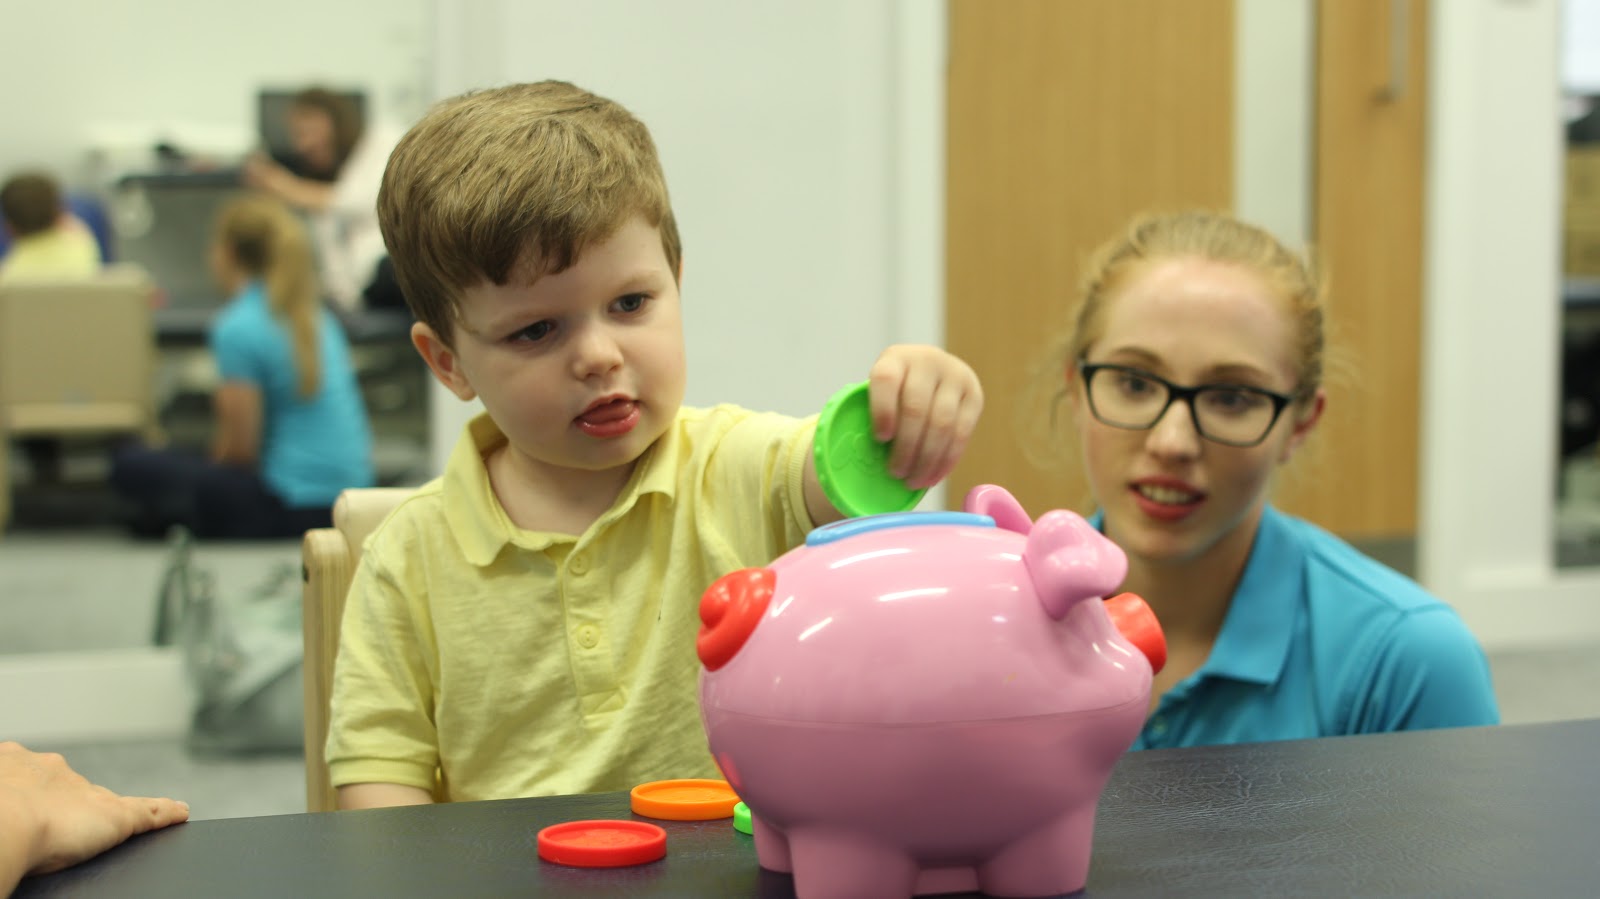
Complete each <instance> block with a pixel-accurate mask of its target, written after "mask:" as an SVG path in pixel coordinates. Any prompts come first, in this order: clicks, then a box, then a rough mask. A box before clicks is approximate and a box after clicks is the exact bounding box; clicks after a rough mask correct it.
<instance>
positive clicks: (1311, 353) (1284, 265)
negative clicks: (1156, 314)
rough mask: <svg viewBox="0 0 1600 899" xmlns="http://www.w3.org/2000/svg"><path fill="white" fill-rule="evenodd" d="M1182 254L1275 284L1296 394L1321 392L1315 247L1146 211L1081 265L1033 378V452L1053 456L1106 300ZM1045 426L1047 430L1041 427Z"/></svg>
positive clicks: (1322, 288) (1202, 218)
mask: <svg viewBox="0 0 1600 899" xmlns="http://www.w3.org/2000/svg"><path fill="white" fill-rule="evenodd" d="M1181 258H1194V259H1205V260H1209V261H1212V262H1223V263H1229V264H1232V265H1237V266H1239V267H1241V268H1244V269H1247V270H1249V271H1251V272H1254V273H1255V274H1257V275H1258V276H1260V277H1261V278H1262V279H1263V280H1264V281H1266V283H1267V284H1268V285H1269V286H1270V287H1272V288H1273V289H1274V291H1275V292H1276V293H1277V295H1278V296H1279V297H1280V298H1281V299H1282V300H1283V301H1284V303H1285V306H1286V308H1287V309H1288V311H1289V314H1290V315H1291V316H1292V317H1293V319H1294V323H1295V335H1296V343H1297V345H1296V346H1295V348H1294V349H1295V353H1294V355H1295V365H1296V383H1295V388H1294V397H1295V400H1296V402H1297V403H1300V404H1304V403H1307V402H1309V401H1310V400H1311V399H1312V398H1313V397H1315V396H1316V395H1317V391H1318V390H1319V389H1321V387H1322V384H1323V376H1324V369H1325V368H1326V367H1327V355H1328V350H1327V343H1328V339H1327V326H1326V323H1325V321H1324V318H1325V309H1326V306H1327V280H1326V278H1325V277H1324V275H1323V273H1322V271H1321V269H1320V267H1319V266H1318V265H1317V263H1316V261H1315V259H1314V257H1313V256H1312V254H1311V252H1310V251H1309V250H1307V251H1304V252H1297V251H1295V250H1292V249H1290V248H1289V247H1287V246H1285V245H1284V243H1283V242H1282V241H1280V240H1278V238H1276V237H1274V236H1273V235H1272V234H1271V233H1270V232H1268V231H1266V230H1265V229H1263V228H1259V227H1256V226H1255V225H1250V224H1246V223H1245V222H1241V221H1239V220H1238V219H1236V218H1234V217H1232V216H1231V215H1228V214H1226V213H1220V212H1210V211H1204V210H1190V211H1185V212H1177V213H1164V214H1151V213H1146V214H1143V215H1140V216H1137V217H1136V218H1134V219H1133V221H1132V222H1131V223H1130V224H1129V225H1128V227H1127V229H1126V230H1125V231H1124V232H1123V233H1122V234H1120V235H1118V236H1117V237H1115V238H1113V239H1111V240H1109V241H1107V242H1106V243H1105V244H1103V245H1101V246H1100V248H1099V249H1098V250H1096V251H1095V252H1094V253H1093V254H1092V255H1091V256H1090V257H1089V261H1088V262H1087V264H1086V265H1085V266H1084V272H1083V278H1082V280H1081V281H1080V282H1079V287H1078V295H1077V306H1076V311H1075V312H1074V314H1073V316H1072V323H1071V324H1070V325H1069V326H1068V327H1067V329H1066V331H1065V333H1064V334H1062V336H1061V337H1060V338H1058V339H1057V340H1056V342H1055V343H1054V344H1053V345H1052V348H1051V351H1050V353H1049V354H1048V356H1047V357H1046V358H1045V359H1044V360H1043V361H1042V362H1041V363H1040V365H1039V369H1040V370H1039V371H1036V372H1035V373H1034V376H1033V377H1032V378H1031V379H1030V381H1029V391H1030V396H1029V397H1028V398H1027V399H1026V400H1025V403H1024V405H1025V408H1024V410H1023V413H1024V418H1023V420H1024V422H1025V423H1031V426H1030V430H1031V431H1032V433H1031V434H1029V439H1028V440H1026V441H1025V445H1026V446H1027V447H1028V449H1029V451H1030V455H1036V454H1048V455H1052V456H1053V455H1054V453H1049V451H1048V449H1047V447H1051V446H1053V445H1054V444H1055V443H1056V432H1057V427H1056V421H1057V419H1056V413H1057V410H1059V408H1060V405H1061V401H1062V400H1063V399H1065V398H1066V395H1067V390H1068V389H1070V385H1069V384H1068V382H1067V380H1066V377H1065V373H1066V372H1067V370H1068V369H1069V368H1070V367H1072V366H1073V365H1075V364H1076V363H1077V361H1078V360H1079V359H1080V358H1082V357H1083V355H1084V353H1086V352H1087V351H1088V349H1089V346H1090V345H1091V344H1093V343H1094V342H1095V340H1097V339H1099V337H1100V334H1101V332H1102V331H1103V330H1104V327H1105V325H1104V321H1105V309H1106V303H1107V300H1108V298H1109V297H1111V296H1113V295H1115V294H1116V292H1117V291H1118V290H1119V289H1120V288H1121V287H1123V286H1124V285H1125V284H1127V282H1128V281H1129V280H1131V279H1132V278H1133V277H1135V276H1136V275H1137V274H1138V273H1139V271H1140V270H1142V269H1144V268H1145V267H1147V266H1148V265H1150V264H1152V263H1155V262H1160V261H1163V260H1167V259H1181ZM1041 404H1043V405H1048V410H1045V412H1046V414H1042V415H1041V414H1039V413H1040V412H1041V410H1040V409H1039V406H1040V405H1041ZM1043 427H1047V428H1048V432H1047V433H1041V432H1040V429H1041V428H1043ZM1040 461H1042V458H1035V462H1040Z"/></svg>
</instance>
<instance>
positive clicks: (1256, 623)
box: [1095, 507, 1500, 749]
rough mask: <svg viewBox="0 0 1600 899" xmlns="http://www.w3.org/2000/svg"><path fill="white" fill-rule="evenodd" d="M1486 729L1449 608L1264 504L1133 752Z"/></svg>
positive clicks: (1464, 636) (1469, 653) (1469, 647)
mask: <svg viewBox="0 0 1600 899" xmlns="http://www.w3.org/2000/svg"><path fill="white" fill-rule="evenodd" d="M1095 523H1096V525H1097V526H1099V523H1100V522H1099V516H1098V515H1097V516H1096V518H1095ZM1499 722H1500V712H1499V709H1498V708H1497V706H1496V705H1495V698H1494V687H1493V684H1492V683H1491V681H1490V678H1489V663H1488V660H1487V659H1485V658H1484V654H1483V649H1482V648H1481V647H1480V646H1479V645H1478V641H1477V639H1476V638H1474V637H1473V636H1472V634H1471V632H1469V631H1468V630H1467V627H1466V625H1465V624H1463V623H1462V621H1461V618H1460V617H1459V616H1458V615H1456V613H1455V610H1454V609H1451V608H1450V607H1449V606H1447V605H1445V604H1444V603H1443V602H1441V601H1440V600H1439V599H1437V598H1435V597H1434V596H1432V595H1430V594H1429V593H1428V592H1427V591H1425V590H1423V589H1422V588H1421V587H1420V586H1418V585H1417V584H1416V582H1414V581H1412V580H1411V579H1409V578H1407V577H1405V576H1404V575H1402V574H1400V573H1399V572H1396V571H1394V570H1393V569H1390V568H1388V567H1386V566H1384V565H1382V564H1380V563H1378V562H1377V561H1375V560H1373V559H1371V558H1369V557H1367V556H1365V555H1363V554H1362V553H1361V552H1359V551H1358V550H1356V549H1355V548H1354V547H1352V546H1350V545H1349V544H1348V543H1345V542H1344V541H1343V540H1340V539H1339V538H1338V537H1335V536H1333V535H1332V534H1330V533H1328V532H1327V531H1324V530H1322V529H1321V528H1319V527H1317V526H1315V525H1313V524H1311V523H1309V522H1306V521H1302V520H1300V519H1298V518H1293V517H1291V516H1288V515H1285V514H1283V513H1281V512H1278V511H1277V510H1275V509H1272V508H1271V507H1268V508H1267V509H1266V511H1265V513H1264V514H1263V515H1262V517H1261V528H1260V530H1259V531H1258V532H1257V533H1256V539H1255V544H1254V545H1253V546H1252V547H1251V549H1250V558H1249V560H1248V561H1247V562H1246V563H1245V569H1244V576H1243V578H1241V579H1240V581H1239V588H1238V590H1237V591H1235V593H1234V595H1233V602H1232V604H1231V605H1229V607H1228V613H1227V616H1226V617H1225V618H1224V619H1223V622H1222V630H1221V631H1220V632H1219V633H1218V634H1217V641H1216V643H1215V644H1214V645H1213V646H1212V648H1211V654H1210V655H1209V656H1208V657H1207V658H1206V661H1205V664H1203V665H1201V666H1200V668H1199V670H1197V671H1196V672H1195V673H1194V674H1192V675H1190V676H1189V677H1188V678H1186V679H1184V680H1183V681H1182V682H1180V683H1178V684H1177V685H1176V686H1174V687H1173V688H1172V689H1171V690H1169V691H1168V692H1167V694H1166V695H1165V696H1163V697H1162V698H1161V702H1160V704H1159V705H1158V706H1157V707H1156V710H1155V712H1154V713H1153V714H1151V715H1150V717H1149V718H1148V719H1147V720H1146V721H1145V726H1144V730H1143V732H1141V733H1140V734H1139V739H1138V740H1137V741H1135V742H1134V744H1133V748H1134V749H1162V748H1168V747H1175V746H1204V745H1211V744H1219V743H1254V742H1261V741H1266V740H1296V739H1302V738H1307V737H1331V736H1339V735H1344V734H1364V733H1381V732H1386V731H1396V730H1423V729H1426V728H1433V727H1465V726H1470V725H1479V724H1498V723H1499Z"/></svg>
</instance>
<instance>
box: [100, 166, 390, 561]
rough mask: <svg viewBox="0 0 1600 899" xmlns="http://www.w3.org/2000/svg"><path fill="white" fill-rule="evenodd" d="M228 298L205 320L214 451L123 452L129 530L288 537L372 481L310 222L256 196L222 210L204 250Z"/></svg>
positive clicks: (115, 466)
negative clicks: (343, 494) (212, 363)
mask: <svg viewBox="0 0 1600 899" xmlns="http://www.w3.org/2000/svg"><path fill="white" fill-rule="evenodd" d="M210 261H211V268H212V272H213V274H214V275H215V277H216V279H217V283H218V284H219V285H220V286H221V287H222V289H223V290H225V291H226V292H227V293H228V294H229V295H231V297H232V299H231V300H230V301H229V302H228V303H227V305H226V306H225V307H224V308H223V309H222V311H221V312H220V313H219V314H218V316H217V318H216V320H215V321H214V322H213V323H212V325H211V331H210V346H211V352H212V353H213V354H214V355H215V357H216V363H217V369H218V373H219V374H220V376H221V383H220V384H219V385H218V387H217V389H216V393H215V394H214V396H213V411H214V416H215V428H216V431H215V435H214V439H213V440H212V443H211V448H210V452H209V453H206V454H201V453H199V452H197V451H194V450H185V449H181V448H176V449H167V448H150V447H145V446H141V445H131V446H127V447H124V448H122V449H121V450H120V451H119V452H118V453H117V454H116V457H115V459H114V460H113V463H112V470H111V482H112V484H113V486H114V487H115V488H116V489H117V491H118V493H119V494H121V495H122V496H123V497H124V498H125V499H126V500H127V501H128V502H129V504H130V505H131V507H132V517H131V521H130V525H131V526H132V529H133V530H134V532H135V533H136V534H139V535H141V536H160V535H161V534H163V533H165V532H166V531H167V530H168V529H169V528H171V527H172V526H174V525H182V526H184V527H187V528H188V529H189V530H190V531H192V532H193V533H194V534H195V536H197V537H200V538H202V539H204V538H222V539H260V538H278V537H296V536H299V535H301V534H303V533H304V532H305V531H306V530H309V529H311V528H316V527H327V526H329V525H330V524H331V522H332V508H333V502H334V500H335V499H336V498H337V497H338V496H339V493H340V491H342V490H344V489H345V488H347V487H370V486H372V484H373V466H372V435H371V431H370V429H369V425H368V421H367V410H366V407H365V405H364V404H363V402H362V399H361V392H360V390H359V388H358V387H357V384H356V376H355V370H354V368H353V366H352V364H351V360H350V347H349V344H348V343H347V341H346V338H345V334H344V330H343V328H341V327H340V326H339V322H338V320H337V319H335V318H334V316H333V314H332V312H330V311H329V310H328V309H327V308H326V307H325V306H324V305H323V304H322V302H321V299H320V297H319V294H318V290H317V280H316V276H315V273H314V267H313V264H312V258H311V248H310V245H309V242H308V240H307V238H306V232H305V227H304V226H303V225H302V224H301V222H300V220H299V219H298V218H297V217H295V215H294V214H293V213H292V212H290V211H289V209H288V208H287V207H285V206H284V205H283V204H282V203H280V202H278V201H277V200H275V199H273V198H271V197H269V196H266V195H264V194H253V195H249V196H245V197H242V198H240V199H238V200H235V201H234V202H232V203H230V204H229V205H228V206H226V207H225V208H224V209H223V211H222V214H221V216H220V219H219V221H218V225H217V229H216V238H215V240H214V242H213V244H212V247H211V260H210Z"/></svg>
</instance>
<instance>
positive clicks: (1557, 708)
mask: <svg viewBox="0 0 1600 899" xmlns="http://www.w3.org/2000/svg"><path fill="white" fill-rule="evenodd" d="M18 500H19V502H18V514H17V516H16V519H15V520H14V522H13V526H12V528H11V529H10V531H8V532H7V533H6V534H5V535H4V538H3V539H0V623H3V626H0V653H31V652H48V651H52V650H78V649H90V648H117V647H131V646H143V645H148V644H149V642H150V640H151V638H152V635H153V632H154V629H155V609H156V597H157V593H158V590H159V587H160V584H161V579H162V574H163V571H164V569H165V565H166V562H167V560H168V558H169V556H170V554H171V549H170V548H169V546H168V545H166V544H164V543H162V542H159V541H158V542H149V541H144V542H141V541H135V540H133V539H131V538H128V537H125V536H123V535H122V534H121V533H120V532H118V531H117V530H116V529H115V528H112V527H109V526H107V525H106V524H105V523H104V522H103V521H97V520H96V515H98V514H100V513H101V512H104V511H105V509H104V507H103V505H102V504H101V503H102V501H101V500H100V499H97V498H95V497H93V496H92V495H91V494H90V493H88V492H86V493H85V494H84V495H81V496H80V495H74V494H72V493H70V492H67V493H61V492H58V493H56V494H55V495H52V496H49V497H44V496H41V495H36V494H30V493H29V492H28V491H27V490H22V491H19V493H18ZM75 519H76V520H75ZM1368 549H1369V551H1371V552H1372V553H1373V554H1374V555H1376V556H1378V557H1379V558H1381V559H1383V560H1384V561H1386V562H1388V563H1389V564H1391V565H1395V566H1396V567H1399V568H1401V569H1402V570H1405V569H1406V568H1407V567H1408V566H1409V564H1410V549H1409V547H1408V546H1406V545H1405V544H1403V543H1397V544H1387V545H1381V546H1372V547H1368ZM193 564H194V565H195V566H196V567H198V568H200V569H202V570H205V571H207V572H210V573H211V574H212V575H214V578H215V584H216V588H217V591H218V595H222V596H244V595H249V594H251V593H253V592H260V591H261V590H263V589H266V588H268V587H270V586H271V585H272V584H274V583H279V584H280V585H281V581H280V580H279V579H281V578H283V577H284V576H285V572H286V569H290V568H292V569H294V570H295V571H297V570H298V565H299V544H298V541H283V542H278V543H265V544H202V545H199V546H197V547H195V549H194V550H193ZM1597 650H1600V647H1575V648H1570V649H1561V650H1548V651H1540V652H1507V653H1500V654H1495V655H1492V656H1491V665H1492V668H1493V671H1494V677H1495V687H1496V691H1497V693H1498V695H1499V699H1500V707H1501V712H1502V715H1503V717H1504V720H1505V721H1506V722H1507V723H1524V722H1536V721H1550V720H1559V719H1568V718H1587V717H1600V691H1596V690H1595V689H1594V688H1593V685H1594V684H1596V683H1600V651H1597ZM0 726H3V725H0ZM4 738H5V735H4V733H3V732H0V739H4ZM32 748H36V749H48V750H54V751H59V752H62V753H64V754H65V755H66V756H67V758H68V759H69V760H70V761H71V762H72V764H73V765H74V766H75V767H76V768H78V770H80V771H81V772H83V773H84V774H85V775H86V776H87V777H89V778H90V779H92V780H94V781H96V782H98V783H101V784H104V785H106V786H108V787H110V788H111V789H114V790H117V791H119V792H123V793H131V794H137V795H168V796H175V797H179V798H182V799H184V800H186V801H188V802H189V803H190V806H191V809H192V813H193V815H194V817H195V818H196V819H206V818H227V817H240V816H254V815H276V814H289V813H295V812H300V811H303V810H304V808H305V805H304V803H305V792H304V790H305V787H304V779H303V769H302V766H301V759H300V756H299V755H298V754H283V753H279V754H264V755H256V756H248V757H239V756H232V757H206V756H197V755H195V754H193V753H191V752H189V751H188V749H187V748H186V746H185V744H184V742H183V741H182V740H179V739H170V740H155V741H138V742H114V743H94V744H76V745H56V746H35V747H32Z"/></svg>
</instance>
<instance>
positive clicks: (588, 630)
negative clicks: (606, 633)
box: [578, 624, 600, 649]
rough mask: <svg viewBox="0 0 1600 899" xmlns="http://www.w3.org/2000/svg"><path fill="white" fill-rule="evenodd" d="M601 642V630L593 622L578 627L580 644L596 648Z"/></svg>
mask: <svg viewBox="0 0 1600 899" xmlns="http://www.w3.org/2000/svg"><path fill="white" fill-rule="evenodd" d="M599 642H600V630H599V628H596V627H595V626H594V625H592V624H585V625H584V626H583V627H580V628H578V645H579V646H582V647H583V648H584V649H594V648H595V645H596V644H598V643H599Z"/></svg>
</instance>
